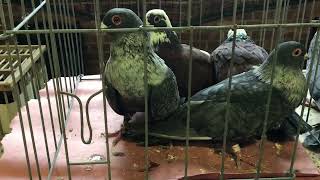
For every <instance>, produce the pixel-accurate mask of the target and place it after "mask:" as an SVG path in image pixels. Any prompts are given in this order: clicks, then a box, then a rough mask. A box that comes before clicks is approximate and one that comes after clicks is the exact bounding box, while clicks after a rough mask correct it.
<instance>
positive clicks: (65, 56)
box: [53, 0, 72, 114]
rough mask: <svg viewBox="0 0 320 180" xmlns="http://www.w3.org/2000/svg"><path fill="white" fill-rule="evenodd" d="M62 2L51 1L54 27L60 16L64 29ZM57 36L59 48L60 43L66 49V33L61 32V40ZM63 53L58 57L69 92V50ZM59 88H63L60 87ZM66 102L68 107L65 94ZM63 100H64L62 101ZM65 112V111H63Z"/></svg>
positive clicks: (70, 84) (57, 26) (57, 25)
mask: <svg viewBox="0 0 320 180" xmlns="http://www.w3.org/2000/svg"><path fill="white" fill-rule="evenodd" d="M62 3H63V2H62V0H58V1H57V4H56V1H53V8H54V9H53V10H54V13H55V20H56V28H59V26H60V25H59V19H58V18H60V22H61V27H60V28H61V29H66V27H65V26H64V23H65V21H64V20H65V19H64V14H63V11H62V7H61V4H62ZM56 6H59V7H58V8H59V9H58V10H59V12H58V10H57V8H56ZM58 13H59V15H58ZM58 35H59V36H58V40H59V47H60V48H61V47H63V46H62V45H64V48H65V49H68V47H67V35H66V34H65V33H63V34H62V37H63V41H62V40H61V36H60V34H58ZM60 42H61V44H60ZM62 42H63V44H62ZM64 52H65V53H62V52H61V53H60V57H61V59H62V62H61V64H62V71H63V74H64V80H65V82H64V83H65V85H66V89H65V91H67V92H68V80H67V79H69V88H70V92H72V83H71V80H72V78H71V76H70V74H71V72H70V69H71V68H70V63H69V62H70V59H69V58H70V56H69V51H67V50H66V51H64ZM65 64H67V68H66V67H65ZM61 90H63V88H62V89H61ZM62 98H64V97H63V96H62ZM67 100H68V101H67V102H68V107H70V99H69V97H68V96H67ZM63 102H64V101H63ZM63 104H65V103H63ZM65 114H66V113H65Z"/></svg>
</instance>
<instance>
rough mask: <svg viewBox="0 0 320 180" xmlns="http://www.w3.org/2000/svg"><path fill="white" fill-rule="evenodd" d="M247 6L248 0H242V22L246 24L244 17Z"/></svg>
mask: <svg viewBox="0 0 320 180" xmlns="http://www.w3.org/2000/svg"><path fill="white" fill-rule="evenodd" d="M245 7H246V0H242V13H241V24H244V22H243V19H244V11H245Z"/></svg>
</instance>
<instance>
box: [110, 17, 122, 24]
mask: <svg viewBox="0 0 320 180" xmlns="http://www.w3.org/2000/svg"><path fill="white" fill-rule="evenodd" d="M111 20H112V23H113V24H114V25H117V26H118V25H120V24H121V23H122V21H121V17H120V16H119V15H114V16H112V19H111Z"/></svg>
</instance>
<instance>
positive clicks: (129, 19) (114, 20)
mask: <svg viewBox="0 0 320 180" xmlns="http://www.w3.org/2000/svg"><path fill="white" fill-rule="evenodd" d="M142 24H143V23H142V21H141V19H140V18H139V17H138V16H137V15H136V14H135V13H134V12H133V11H132V10H130V9H126V8H113V9H111V10H109V11H108V12H107V13H106V14H105V15H104V17H103V20H102V23H101V28H104V29H105V28H109V29H117V28H138V27H140V26H141V25H142Z"/></svg>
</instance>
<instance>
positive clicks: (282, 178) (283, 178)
mask: <svg viewBox="0 0 320 180" xmlns="http://www.w3.org/2000/svg"><path fill="white" fill-rule="evenodd" d="M293 179H294V177H276V178H259V180H293ZM229 180H254V178H247V179H229Z"/></svg>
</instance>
